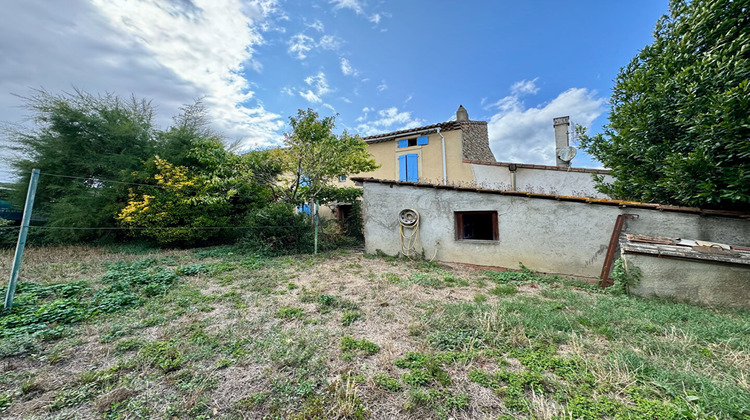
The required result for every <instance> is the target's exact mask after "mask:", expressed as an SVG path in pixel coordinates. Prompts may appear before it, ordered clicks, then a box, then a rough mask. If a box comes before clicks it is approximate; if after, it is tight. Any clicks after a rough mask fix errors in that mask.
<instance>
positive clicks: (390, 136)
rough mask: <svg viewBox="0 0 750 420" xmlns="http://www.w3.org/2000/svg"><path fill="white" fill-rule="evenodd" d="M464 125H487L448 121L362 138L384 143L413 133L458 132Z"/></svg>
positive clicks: (482, 122)
mask: <svg viewBox="0 0 750 420" xmlns="http://www.w3.org/2000/svg"><path fill="white" fill-rule="evenodd" d="M463 124H487V122H486V121H446V122H441V123H437V124H432V125H426V126H424V127H416V128H409V129H407V130H399V131H392V132H390V133H383V134H376V135H374V136H367V137H362V140H364V141H365V142H367V143H380V142H383V141H391V140H394V139H395V138H396V137H398V136H399V135H402V134H408V133H413V132H415V131H425V130H434V129H436V128H440V130H441V131H451V130H458V129H460V128H461V125H463Z"/></svg>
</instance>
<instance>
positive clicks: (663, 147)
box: [581, 0, 750, 210]
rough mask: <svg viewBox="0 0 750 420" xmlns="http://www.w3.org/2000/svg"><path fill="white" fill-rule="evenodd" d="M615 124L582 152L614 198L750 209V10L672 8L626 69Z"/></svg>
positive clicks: (681, 3)
mask: <svg viewBox="0 0 750 420" xmlns="http://www.w3.org/2000/svg"><path fill="white" fill-rule="evenodd" d="M610 104H611V110H610V114H609V123H608V124H607V125H606V126H605V127H604V131H603V133H601V134H598V135H595V136H585V135H584V136H582V138H581V145H582V146H583V148H584V149H585V150H586V151H588V152H589V153H590V154H592V155H593V156H595V157H596V158H597V159H598V160H599V161H601V162H602V163H603V164H604V166H606V167H608V168H611V169H612V175H613V176H614V177H615V181H613V182H612V183H605V182H603V180H602V179H601V178H599V179H598V182H599V186H598V187H599V190H600V191H601V192H604V193H606V194H609V195H610V196H612V197H615V198H620V199H628V200H639V201H647V202H659V203H671V204H678V205H688V206H699V207H714V208H725V209H745V210H747V209H750V3H748V2H747V1H737V0H692V1H686V0H672V1H671V3H670V7H669V14H668V15H665V16H662V18H661V19H660V20H659V21H658V22H657V24H656V29H655V31H654V41H653V43H652V44H651V45H648V46H646V47H645V48H644V49H643V50H641V52H640V53H639V54H638V55H637V56H636V57H634V58H633V59H632V61H631V62H630V63H629V64H628V65H627V66H626V67H624V68H622V69H621V71H620V74H619V75H618V76H617V79H616V84H615V87H614V89H613V93H612V98H611V100H610Z"/></svg>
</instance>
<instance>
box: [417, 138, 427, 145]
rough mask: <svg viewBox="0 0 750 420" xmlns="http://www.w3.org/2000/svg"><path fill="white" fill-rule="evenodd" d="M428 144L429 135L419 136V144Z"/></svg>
mask: <svg viewBox="0 0 750 420" xmlns="http://www.w3.org/2000/svg"><path fill="white" fill-rule="evenodd" d="M426 145H427V136H419V137H417V146H426Z"/></svg>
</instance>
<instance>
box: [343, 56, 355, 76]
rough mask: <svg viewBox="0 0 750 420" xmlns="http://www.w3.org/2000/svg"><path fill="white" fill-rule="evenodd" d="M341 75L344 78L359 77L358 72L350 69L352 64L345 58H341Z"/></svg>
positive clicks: (352, 68)
mask: <svg viewBox="0 0 750 420" xmlns="http://www.w3.org/2000/svg"><path fill="white" fill-rule="evenodd" d="M341 73H344V76H354V77H357V76H358V75H359V72H358V71H357V70H356V69H355V68H354V67H352V64H351V63H350V62H349V60H347V59H346V58H343V57H342V58H341Z"/></svg>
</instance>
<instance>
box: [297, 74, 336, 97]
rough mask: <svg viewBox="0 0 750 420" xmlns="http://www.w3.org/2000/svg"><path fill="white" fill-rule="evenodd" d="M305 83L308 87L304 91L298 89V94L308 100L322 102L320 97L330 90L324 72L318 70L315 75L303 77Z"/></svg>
mask: <svg viewBox="0 0 750 420" xmlns="http://www.w3.org/2000/svg"><path fill="white" fill-rule="evenodd" d="M305 84H306V85H307V86H309V87H310V89H307V90H306V91H304V92H303V91H301V90H300V91H299V95H300V96H302V97H303V98H305V99H306V100H307V101H309V102H316V103H317V102H322V100H323V99H322V97H323V96H325V95H326V94H328V93H330V92H331V88H330V87H329V86H328V81H327V80H326V75H325V73H323V72H322V71H321V72H318V74H316V75H315V76H308V77H306V78H305Z"/></svg>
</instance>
